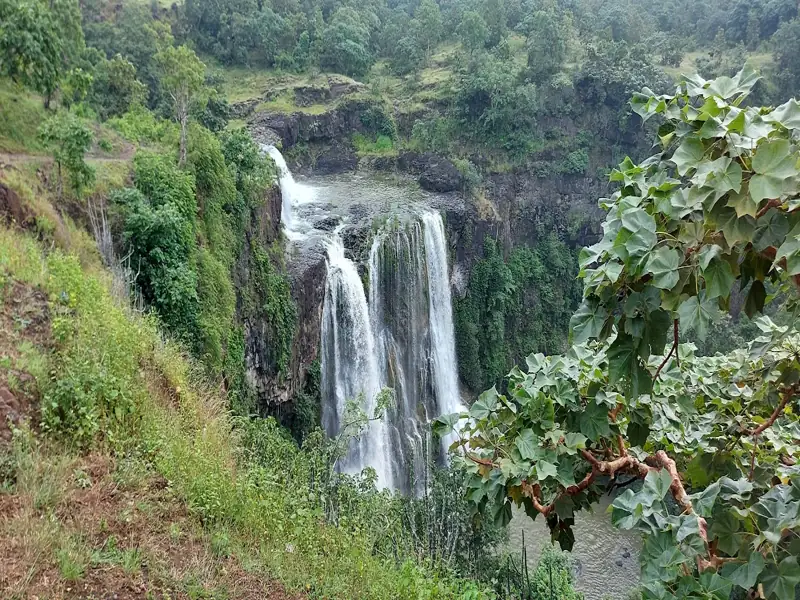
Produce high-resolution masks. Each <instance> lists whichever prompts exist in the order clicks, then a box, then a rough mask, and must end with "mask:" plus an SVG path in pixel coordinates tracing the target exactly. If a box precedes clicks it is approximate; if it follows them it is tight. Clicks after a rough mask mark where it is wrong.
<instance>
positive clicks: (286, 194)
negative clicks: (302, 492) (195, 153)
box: [262, 146, 462, 493]
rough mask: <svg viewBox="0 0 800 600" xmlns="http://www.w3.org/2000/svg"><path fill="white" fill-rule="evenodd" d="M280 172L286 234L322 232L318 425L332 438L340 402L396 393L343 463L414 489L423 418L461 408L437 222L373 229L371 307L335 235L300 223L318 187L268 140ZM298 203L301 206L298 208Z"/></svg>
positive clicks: (424, 448)
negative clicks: (302, 178) (324, 271)
mask: <svg viewBox="0 0 800 600" xmlns="http://www.w3.org/2000/svg"><path fill="white" fill-rule="evenodd" d="M262 148H263V150H264V152H266V153H268V154H269V155H270V156H271V157H272V159H273V160H274V161H275V163H276V165H277V166H278V168H279V169H280V174H281V175H280V186H281V193H282V196H283V204H282V207H281V219H282V221H283V223H284V227H285V230H286V234H287V236H288V237H289V238H290V239H293V240H298V239H305V238H306V237H307V236H308V235H316V236H321V237H322V238H323V239H324V240H325V245H326V250H327V258H328V259H327V267H328V275H327V280H326V284H325V300H324V308H323V315H322V339H321V362H322V365H321V366H322V422H323V426H324V428H325V431H326V432H327V433H328V434H329V435H331V436H333V435H337V434H338V433H340V432H341V430H342V428H343V427H346V425H347V422H348V420H349V418H350V417H351V415H349V413H348V410H347V404H348V402H351V401H356V402H357V403H359V407H360V409H361V410H362V411H363V412H364V413H366V414H367V416H369V417H372V416H373V415H374V411H375V406H376V396H377V394H378V393H379V392H380V390H381V389H382V388H384V387H389V388H392V389H394V391H395V396H396V404H395V406H393V407H392V408H391V409H390V410H389V411H388V412H387V415H386V416H385V418H384V419H382V420H372V421H370V422H369V424H368V426H367V429H366V431H365V432H364V433H363V434H362V435H361V436H360V437H359V438H358V439H357V440H355V441H353V442H352V443H351V445H350V448H349V450H348V454H347V456H346V457H345V458H344V459H343V460H342V461H341V462H340V464H339V466H340V468H341V469H342V470H343V471H346V472H350V473H355V472H359V471H361V470H362V469H363V468H364V467H367V466H369V467H372V468H374V469H375V472H376V474H377V477H378V485H379V487H382V488H385V487H388V488H393V489H400V490H401V491H403V492H406V493H413V492H418V491H420V490H421V487H422V484H423V481H424V476H425V474H426V471H427V468H428V459H429V458H441V457H443V456H444V448H446V446H447V445H449V442H450V440H444V441H443V442H444V446H443V448H438V447H437V448H432V447H431V443H430V442H431V438H430V430H429V427H428V423H429V422H430V420H431V419H434V418H436V417H437V416H439V415H441V414H444V413H450V412H457V411H459V410H461V408H462V407H461V403H460V401H459V393H458V377H457V371H456V357H455V338H454V332H453V315H452V302H451V298H450V284H449V278H448V271H447V245H446V240H445V234H444V225H443V223H442V219H441V216H440V215H439V214H438V213H435V212H431V211H424V212H421V213H417V214H414V210H413V209H411V210H410V213H411V214H409V215H408V218H407V219H405V221H404V222H403V223H402V224H401V223H400V222H399V221H397V220H394V221H392V222H391V223H390V224H388V225H386V226H384V227H383V228H381V230H380V231H379V232H378V233H377V234H376V235H375V238H374V240H373V243H372V247H371V250H370V256H369V303H367V298H366V294H365V292H364V283H363V282H362V279H361V277H360V275H359V272H358V268H357V266H356V264H355V263H354V262H353V261H352V260H350V259H349V258H348V257H347V256H346V255H345V248H344V244H343V242H342V239H341V237H340V235H339V232H340V230H341V226H340V227H339V228H337V230H336V231H334V232H333V233H326V232H323V231H319V230H314V229H313V228H312V226H311V225H310V224H309V223H308V222H305V221H303V220H302V217H301V216H300V215H301V214H302V208H301V207H302V205H303V204H307V203H309V202H313V201H314V199H315V196H316V193H317V191H318V189H319V188H315V187H313V186H310V185H305V184H301V183H297V182H295V180H294V177H293V176H292V174H291V172H290V171H289V169H288V167H287V166H286V162H285V161H284V159H283V156H282V155H281V153H280V152H279V151H278V150H277V149H276V148H275V147H274V146H263V147H262ZM298 208H301V210H297V209H298Z"/></svg>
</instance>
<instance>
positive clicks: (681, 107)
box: [435, 70, 800, 600]
mask: <svg viewBox="0 0 800 600" xmlns="http://www.w3.org/2000/svg"><path fill="white" fill-rule="evenodd" d="M757 79H758V78H757V76H756V75H755V74H754V73H753V72H752V71H749V70H743V71H741V72H740V73H738V74H737V75H736V76H735V77H733V78H729V77H722V78H720V79H718V80H715V81H706V80H705V79H703V78H701V77H699V76H694V77H690V78H688V79H687V80H686V81H684V82H682V83H681V84H680V85H679V86H678V88H677V90H676V92H675V94H673V95H665V96H656V95H654V94H653V93H652V92H651V91H650V90H647V89H646V90H644V92H643V93H640V94H636V95H635V96H634V98H633V100H632V101H631V106H632V108H633V110H634V111H635V112H636V113H637V114H639V115H641V116H642V117H643V118H644V119H645V120H647V119H649V118H652V117H654V116H657V117H658V118H659V119H662V120H663V123H662V125H661V127H660V128H659V142H660V146H661V148H660V151H659V152H658V153H657V154H656V155H654V156H652V157H651V158H649V159H647V160H645V161H644V162H642V163H640V164H635V163H633V161H631V160H630V159H626V160H625V161H624V162H623V163H622V164H621V165H620V167H619V169H618V170H615V171H614V172H612V174H611V180H612V181H613V182H616V183H617V184H618V185H619V189H618V190H617V191H616V192H614V194H613V195H612V196H611V197H610V198H609V199H604V200H602V201H601V204H602V206H603V207H605V208H606V209H607V210H608V215H607V217H606V220H605V223H604V225H603V231H604V235H603V238H602V240H601V241H600V242H598V243H597V244H595V245H593V246H591V247H589V248H585V249H584V250H583V251H582V253H581V258H580V267H581V277H582V279H583V283H584V286H585V287H584V299H583V303H582V304H581V306H580V308H579V309H578V311H577V312H576V313H575V315H574V316H573V318H572V321H571V326H570V329H571V338H572V342H573V344H574V345H573V346H572V348H571V349H570V351H569V352H568V353H567V354H566V355H565V356H550V357H545V356H543V355H532V356H530V357H528V359H527V372H523V371H522V370H520V369H514V370H513V371H512V372H511V373H510V374H509V376H508V381H509V384H508V393H507V394H500V393H498V391H497V390H496V389H494V388H493V389H491V390H489V391H487V392H485V393H484V394H482V395H481V397H480V398H479V399H478V401H477V402H476V403H475V404H473V406H472V407H471V408H470V410H469V413H468V414H462V415H449V416H445V417H442V418H440V419H438V420H437V421H436V422H435V428H436V430H437V431H439V432H442V431H447V430H448V429H450V428H452V427H453V426H454V425H455V424H456V423H457V422H458V421H457V420H458V419H459V418H464V417H468V419H465V420H464V421H462V423H465V425H464V427H463V428H462V431H461V433H460V435H461V438H460V439H459V441H458V442H456V443H455V444H454V445H455V446H456V447H461V448H462V450H463V453H462V454H461V455H460V456H457V457H456V458H454V463H456V464H460V465H461V466H462V467H463V468H464V469H465V470H466V471H467V472H469V473H470V474H471V478H470V480H469V482H468V487H469V490H470V491H469V496H470V498H471V499H472V500H473V501H474V502H476V503H477V504H478V506H479V507H481V506H489V507H491V512H492V513H493V514H494V515H495V518H496V519H498V520H500V521H507V520H508V518H510V514H511V503H512V502H514V503H516V504H517V505H522V506H524V507H525V510H526V512H527V513H528V515H530V516H531V517H532V518H537V517H540V516H541V517H544V518H546V520H547V523H548V525H549V526H550V530H551V532H552V534H553V537H554V538H555V539H557V540H558V541H559V543H560V544H561V545H562V547H565V548H570V547H571V546H572V542H573V541H574V537H573V534H572V529H571V525H572V522H573V513H574V511H575V510H581V509H584V508H587V507H589V506H591V505H592V504H594V503H595V502H597V500H598V499H599V498H600V497H601V496H602V495H603V494H604V493H605V492H606V490H607V489H608V486H609V485H611V484H613V483H616V484H617V485H624V484H626V483H629V482H631V481H632V480H635V479H642V480H643V485H642V486H641V487H640V488H634V487H628V488H627V489H626V490H625V491H624V492H623V493H621V494H620V495H619V496H617V497H616V499H615V500H614V501H613V504H612V509H611V520H612V522H613V523H614V524H615V525H616V526H617V527H620V528H623V529H636V530H638V531H640V532H642V533H643V534H644V535H645V542H644V547H643V550H642V561H643V569H642V586H643V597H644V598H645V600H652V599H656V598H658V599H667V598H668V599H676V598H698V599H699V598H713V599H716V600H728V598H729V597H731V593H732V591H733V589H734V588H738V589H740V590H744V591H747V592H749V593H750V594H751V596H750V597H756V596H757V595H760V597H762V598H767V599H768V600H794V598H795V593H796V590H797V585H798V583H800V565H798V558H797V557H798V555H800V465H798V458H799V457H800V450H798V445H797V439H798V438H800V416H799V415H800V327H799V326H800V321H798V319H797V316H798V313H800V294H798V291H799V290H800V211H799V210H798V208H799V207H800V167H798V164H799V163H800V150H799V149H798V145H797V143H796V139H797V138H796V135H797V131H798V130H800V103H798V102H797V101H796V100H790V101H788V102H786V103H785V104H783V105H782V106H779V107H778V108H775V109H773V108H754V107H748V108H742V102H743V100H744V98H745V97H746V96H747V94H748V93H749V92H750V91H751V90H752V88H753V86H754V85H755V83H756V81H757ZM736 284H739V285H740V286H742V287H743V288H744V289H746V290H747V297H746V300H745V311H746V312H747V313H748V314H750V315H754V314H756V313H758V312H761V311H762V310H763V309H764V306H765V304H766V303H767V302H768V301H769V299H770V298H771V297H772V295H771V296H770V297H768V296H767V293H766V286H767V285H770V287H771V288H772V289H774V290H775V292H776V293H777V294H779V295H784V296H785V297H786V298H788V300H787V304H786V310H788V311H789V312H790V313H791V314H792V317H791V321H790V322H791V325H790V326H784V327H781V326H778V325H776V324H775V323H773V322H772V321H771V320H770V319H769V318H768V317H766V316H761V317H759V318H758V320H757V325H758V327H759V329H760V333H761V335H760V336H759V337H758V338H756V339H755V340H754V341H752V342H751V343H750V344H749V346H748V348H743V349H738V350H732V351H731V353H730V354H728V355H724V356H723V355H717V356H714V357H697V356H695V354H694V346H693V345H691V344H685V345H679V343H678V340H679V335H680V333H681V332H684V333H686V332H689V331H692V332H694V334H695V335H696V336H697V337H698V338H701V339H702V338H703V337H704V336H705V334H706V333H707V331H708V328H709V326H710V325H711V323H712V322H713V321H714V320H715V318H716V316H717V314H718V313H719V311H720V310H727V307H728V305H729V301H730V297H731V293H732V290H733V288H734V285H736ZM606 482H608V483H606ZM636 489H638V491H635V490H636ZM668 497H670V498H669V499H668ZM739 597H740V596H739Z"/></svg>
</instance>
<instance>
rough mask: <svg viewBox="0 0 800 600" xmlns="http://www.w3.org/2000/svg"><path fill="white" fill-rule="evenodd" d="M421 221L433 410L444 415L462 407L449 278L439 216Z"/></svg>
mask: <svg viewBox="0 0 800 600" xmlns="http://www.w3.org/2000/svg"><path fill="white" fill-rule="evenodd" d="M422 222H423V224H424V229H425V258H426V260H427V267H428V300H429V304H430V327H431V349H432V353H433V383H434V392H435V394H436V409H437V410H436V414H437V415H444V414H451V413H456V412H461V411H462V410H464V406H463V404H462V403H461V398H460V395H459V392H458V369H457V366H456V335H455V328H454V327H453V302H452V298H451V296H450V279H449V277H448V272H447V244H446V241H445V236H444V224H443V223H442V217H441V216H440V215H439V214H438V213H432V212H427V213H425V214H423V215H422ZM454 437H455V434H454V433H453V434H450V435H449V436H446V437H445V438H444V439H443V440H442V444H443V450H444V451H445V452H446V450H447V447H448V446H450V444H451V443H452V442H453V441H454V439H453V438H454Z"/></svg>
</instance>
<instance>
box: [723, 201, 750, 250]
mask: <svg viewBox="0 0 800 600" xmlns="http://www.w3.org/2000/svg"><path fill="white" fill-rule="evenodd" d="M717 227H719V228H720V229H721V230H722V233H723V235H724V236H725V241H727V242H728V245H730V246H735V245H736V244H738V243H740V242H750V241H752V240H753V234H754V233H755V230H756V221H755V219H753V218H752V217H749V216H747V217H741V218H740V217H739V216H738V215H737V214H736V211H735V210H733V209H732V208H726V209H724V210H722V211H721V212H720V216H719V217H718V218H717Z"/></svg>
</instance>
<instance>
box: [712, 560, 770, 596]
mask: <svg viewBox="0 0 800 600" xmlns="http://www.w3.org/2000/svg"><path fill="white" fill-rule="evenodd" d="M763 570H764V557H763V556H761V553H760V552H751V553H750V558H749V559H748V560H747V562H746V563H744V564H741V563H728V564H726V565H725V566H724V567H723V568H722V574H723V576H725V577H726V578H728V579H730V580H731V581H732V582H733V583H734V584H736V585H738V586H739V587H741V588H744V589H746V590H749V589H750V588H752V587H753V586H755V584H756V581H758V576H759V575H761V572H762V571H763Z"/></svg>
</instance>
